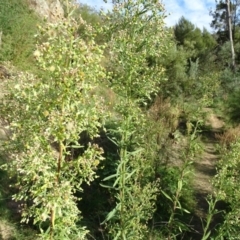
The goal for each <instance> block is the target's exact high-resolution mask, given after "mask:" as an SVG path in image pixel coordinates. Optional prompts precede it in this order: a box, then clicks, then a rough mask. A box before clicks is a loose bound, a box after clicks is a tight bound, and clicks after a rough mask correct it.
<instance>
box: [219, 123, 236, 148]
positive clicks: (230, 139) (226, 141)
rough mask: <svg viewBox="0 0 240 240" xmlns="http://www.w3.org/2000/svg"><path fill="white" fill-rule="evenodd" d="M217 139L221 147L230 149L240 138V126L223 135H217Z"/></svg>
mask: <svg viewBox="0 0 240 240" xmlns="http://www.w3.org/2000/svg"><path fill="white" fill-rule="evenodd" d="M215 137H216V139H217V140H218V141H219V144H220V145H221V146H224V147H229V146H230V145H231V143H234V142H235V141H236V140H237V139H238V138H239V137H240V125H238V126H237V127H234V128H229V129H228V130H227V131H225V132H224V133H222V134H219V133H216V134H215Z"/></svg>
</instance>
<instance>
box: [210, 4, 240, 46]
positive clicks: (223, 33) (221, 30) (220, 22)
mask: <svg viewBox="0 0 240 240" xmlns="http://www.w3.org/2000/svg"><path fill="white" fill-rule="evenodd" d="M239 7H240V1H239V0H232V1H229V0H225V1H223V0H219V1H218V0H216V9H215V10H214V11H213V10H211V11H210V15H211V16H212V17H213V21H212V23H211V27H212V28H214V29H215V30H216V32H217V35H218V42H219V43H224V42H225V41H228V40H229V20H230V21H231V25H232V34H233V39H234V37H235V31H236V27H237V26H238V25H239V23H240V16H239V14H238V10H239Z"/></svg>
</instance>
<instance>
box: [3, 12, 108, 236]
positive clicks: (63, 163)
mask: <svg viewBox="0 0 240 240" xmlns="http://www.w3.org/2000/svg"><path fill="white" fill-rule="evenodd" d="M80 26H84V29H85V34H84V39H83V38H82V37H81V36H79V35H78V29H79V27H80ZM37 38H38V39H39V42H38V44H37V46H36V50H35V52H34V57H35V59H36V61H37V64H38V67H39V68H40V69H41V70H42V72H44V77H43V78H39V79H36V78H35V77H34V76H33V75H29V74H21V75H20V76H17V77H18V79H17V80H18V84H15V85H14V86H13V87H12V88H10V89H9V91H10V92H9V94H8V95H7V96H6V97H5V100H4V102H3V103H2V106H1V113H2V116H4V117H5V120H6V121H7V122H8V123H9V124H10V129H11V131H12V137H11V141H10V142H9V149H8V150H9V151H10V153H11V159H12V160H11V161H10V162H9V164H7V165H6V166H5V167H7V168H8V170H9V171H12V173H13V174H14V175H15V174H16V175H17V179H18V180H17V183H16V187H17V188H18V189H19V191H18V193H17V194H15V195H14V196H13V199H15V200H16V201H22V200H23V201H24V202H25V203H26V204H25V207H24V208H23V212H22V222H28V221H29V220H33V223H34V224H35V225H38V226H39V228H40V231H41V238H42V239H71V240H72V239H85V236H86V234H87V230H86V228H85V227H84V226H79V225H78V224H77V223H78V222H79V221H80V220H81V212H80V210H79V209H78V208H77V205H76V203H77V201H79V200H80V199H78V198H77V197H76V194H75V193H76V192H77V191H82V188H81V185H82V183H83V182H86V183H87V184H90V183H91V181H93V180H94V178H96V174H95V171H96V169H97V167H98V164H99V161H101V160H102V159H103V158H102V149H101V148H99V147H98V146H97V145H95V144H91V142H89V143H88V145H87V147H85V148H84V150H83V151H82V152H83V153H82V154H80V155H79V156H76V155H75V154H72V152H73V151H74V149H75V148H83V146H80V144H79V141H78V140H79V136H80V133H82V132H88V134H89V135H90V136H91V137H94V136H97V134H98V129H99V127H100V126H101V120H102V118H103V109H102V108H101V99H99V98H97V97H96V96H95V95H94V91H92V90H93V89H94V88H95V87H96V86H97V85H98V83H99V82H101V81H102V80H103V79H104V77H105V73H104V69H103V68H102V67H101V59H102V57H103V48H102V47H100V46H98V45H96V44H95V41H94V30H93V29H92V27H91V26H89V25H87V24H86V23H85V22H84V21H83V20H82V19H81V18H79V19H78V21H76V20H74V19H73V18H71V16H68V17H67V18H66V19H63V20H62V21H59V22H58V23H56V24H46V25H44V26H39V33H38V35H37ZM105 114H106V113H105ZM53 146H55V148H56V150H57V151H56V150H54V149H53Z"/></svg>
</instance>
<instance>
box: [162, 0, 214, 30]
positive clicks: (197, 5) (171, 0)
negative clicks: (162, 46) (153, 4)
mask: <svg viewBox="0 0 240 240" xmlns="http://www.w3.org/2000/svg"><path fill="white" fill-rule="evenodd" d="M165 6H166V11H167V12H169V13H170V16H169V17H167V19H166V21H165V22H166V24H167V25H168V26H173V25H175V24H176V23H177V22H178V20H179V18H180V17H181V16H184V17H185V18H186V19H188V20H189V21H191V22H192V23H193V24H194V25H196V26H197V27H199V28H201V29H202V28H203V27H205V28H207V29H208V30H209V31H211V30H212V29H211V28H210V23H211V21H212V17H211V16H210V15H209V10H210V7H213V8H214V6H215V0H183V1H181V0H166V4H165Z"/></svg>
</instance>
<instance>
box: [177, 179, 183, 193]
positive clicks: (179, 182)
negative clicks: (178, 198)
mask: <svg viewBox="0 0 240 240" xmlns="http://www.w3.org/2000/svg"><path fill="white" fill-rule="evenodd" d="M182 184H183V181H182V180H179V181H178V191H181V190H182Z"/></svg>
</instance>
